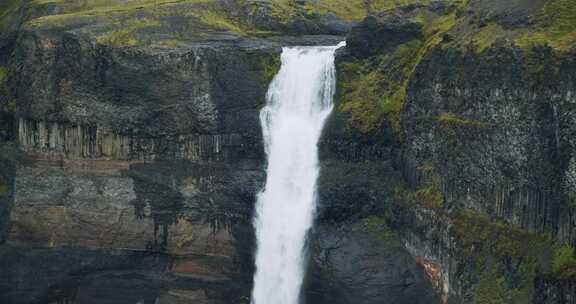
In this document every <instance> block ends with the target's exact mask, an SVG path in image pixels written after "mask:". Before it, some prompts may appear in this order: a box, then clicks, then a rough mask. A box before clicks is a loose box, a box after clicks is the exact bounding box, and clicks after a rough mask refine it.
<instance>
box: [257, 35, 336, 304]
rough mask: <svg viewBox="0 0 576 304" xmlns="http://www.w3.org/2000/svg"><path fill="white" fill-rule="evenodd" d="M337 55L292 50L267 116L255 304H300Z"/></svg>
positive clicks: (331, 49) (285, 54)
mask: <svg viewBox="0 0 576 304" xmlns="http://www.w3.org/2000/svg"><path fill="white" fill-rule="evenodd" d="M342 46H344V43H341V44H339V45H338V46H333V47H290V48H284V49H283V52H282V66H281V68H280V71H279V72H278V74H277V75H276V77H275V78H274V80H273V81H272V83H271V85H270V88H269V90H268V95H267V105H266V107H264V109H263V110H262V111H261V113H260V120H261V123H262V129H263V135H264V145H265V149H266V154H267V156H268V168H267V182H266V187H265V189H264V190H263V192H261V193H260V194H259V196H258V202H257V206H256V216H255V220H254V226H255V229H256V237H257V241H258V249H257V253H256V274H255V276H254V290H253V292H252V304H297V303H298V299H299V297H300V288H301V285H302V280H303V275H304V263H305V259H304V258H305V242H306V235H307V233H308V230H309V229H310V227H311V226H312V222H313V217H314V212H315V209H316V201H315V200H316V197H315V196H316V179H317V177H318V149H317V144H318V139H319V137H320V134H321V132H322V127H323V125H324V122H325V120H326V118H327V117H328V115H329V114H330V112H331V111H332V98H333V95H334V88H335V82H336V81H335V78H336V75H335V74H336V73H335V67H334V53H335V51H336V49H338V48H339V47H342Z"/></svg>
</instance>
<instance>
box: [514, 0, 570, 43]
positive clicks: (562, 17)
mask: <svg viewBox="0 0 576 304" xmlns="http://www.w3.org/2000/svg"><path fill="white" fill-rule="evenodd" d="M516 43H517V44H518V45H519V46H521V47H523V48H532V47H534V46H537V45H548V46H550V47H552V48H553V49H555V50H557V51H560V52H564V51H568V50H570V49H572V48H574V46H575V44H576V5H575V3H574V1H573V0H551V1H549V2H548V3H547V4H546V5H545V6H544V8H543V10H542V12H541V13H540V14H539V15H538V16H537V17H536V26H535V27H534V28H532V30H530V31H529V32H528V33H526V34H525V35H523V36H521V37H519V38H518V39H516Z"/></svg>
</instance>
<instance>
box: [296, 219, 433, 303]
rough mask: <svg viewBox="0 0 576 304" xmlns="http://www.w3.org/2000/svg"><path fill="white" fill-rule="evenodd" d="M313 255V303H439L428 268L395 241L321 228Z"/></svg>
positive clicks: (345, 229)
mask: <svg viewBox="0 0 576 304" xmlns="http://www.w3.org/2000/svg"><path fill="white" fill-rule="evenodd" d="M312 256H313V261H312V262H311V263H312V264H311V267H310V269H311V274H310V275H309V276H310V278H309V279H308V282H309V287H308V289H307V290H306V291H307V297H308V301H309V302H311V303H318V304H322V303H338V304H339V303H358V304H371V303H374V304H376V303H402V304H419V303H422V304H424V303H430V304H433V303H439V299H438V298H437V297H436V295H435V293H434V291H433V290H432V285H431V284H430V282H429V281H428V279H427V277H426V275H425V273H424V270H423V269H422V268H421V267H420V266H419V265H416V262H415V261H414V259H413V258H412V257H411V256H410V255H409V254H408V252H406V251H405V249H404V248H403V247H402V246H401V245H400V243H397V241H396V240H394V238H393V237H390V238H388V237H386V236H383V235H374V234H371V233H367V232H366V231H361V230H355V229H354V228H351V225H348V226H346V227H335V226H321V227H319V228H317V229H316V231H315V232H314V237H313V249H312Z"/></svg>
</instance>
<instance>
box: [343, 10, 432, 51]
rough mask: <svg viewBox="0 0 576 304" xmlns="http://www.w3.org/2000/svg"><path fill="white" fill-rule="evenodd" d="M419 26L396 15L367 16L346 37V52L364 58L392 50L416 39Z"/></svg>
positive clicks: (419, 30)
mask: <svg viewBox="0 0 576 304" xmlns="http://www.w3.org/2000/svg"><path fill="white" fill-rule="evenodd" d="M421 27H422V26H421V25H420V24H418V23H416V22H413V21H411V20H409V19H408V18H405V17H403V16H402V15H401V14H397V13H385V14H382V15H379V16H368V17H366V19H364V21H362V22H361V23H360V24H359V25H358V26H357V27H355V28H354V29H353V30H352V31H351V32H350V35H349V36H348V39H347V42H348V47H347V50H348V52H349V53H350V54H351V55H352V56H354V57H356V58H366V57H370V56H373V55H376V54H381V53H384V52H387V51H391V50H393V49H394V48H395V47H396V46H398V45H400V44H402V43H405V42H408V41H410V40H412V39H415V38H418V37H420V35H421Z"/></svg>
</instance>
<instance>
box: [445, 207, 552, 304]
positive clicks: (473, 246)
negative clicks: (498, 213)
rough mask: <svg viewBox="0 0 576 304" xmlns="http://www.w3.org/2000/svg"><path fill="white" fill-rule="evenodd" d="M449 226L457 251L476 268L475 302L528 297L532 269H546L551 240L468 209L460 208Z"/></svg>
mask: <svg viewBox="0 0 576 304" xmlns="http://www.w3.org/2000/svg"><path fill="white" fill-rule="evenodd" d="M453 229H454V234H455V236H456V240H457V242H458V243H459V246H460V247H461V248H462V250H461V254H464V255H466V256H469V257H470V258H471V259H472V260H473V261H475V263H476V264H475V265H476V267H477V270H478V272H479V282H478V285H477V288H476V300H477V303H484V304H500V303H501V304H505V303H528V302H530V301H531V298H532V294H533V287H534V280H535V277H536V273H537V272H539V273H546V272H549V271H550V264H551V259H552V256H553V251H554V243H553V241H551V240H550V239H548V238H547V237H545V236H544V235H541V234H537V233H532V232H529V231H526V230H524V229H521V228H518V227H516V226H513V225H507V224H502V223H497V222H493V221H491V220H490V219H488V218H487V217H485V216H482V215H479V214H477V213H475V212H474V211H472V210H463V211H461V212H460V213H459V214H458V215H457V216H456V217H455V219H454V226H453ZM508 265H514V267H513V268H510V267H509V266H508Z"/></svg>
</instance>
